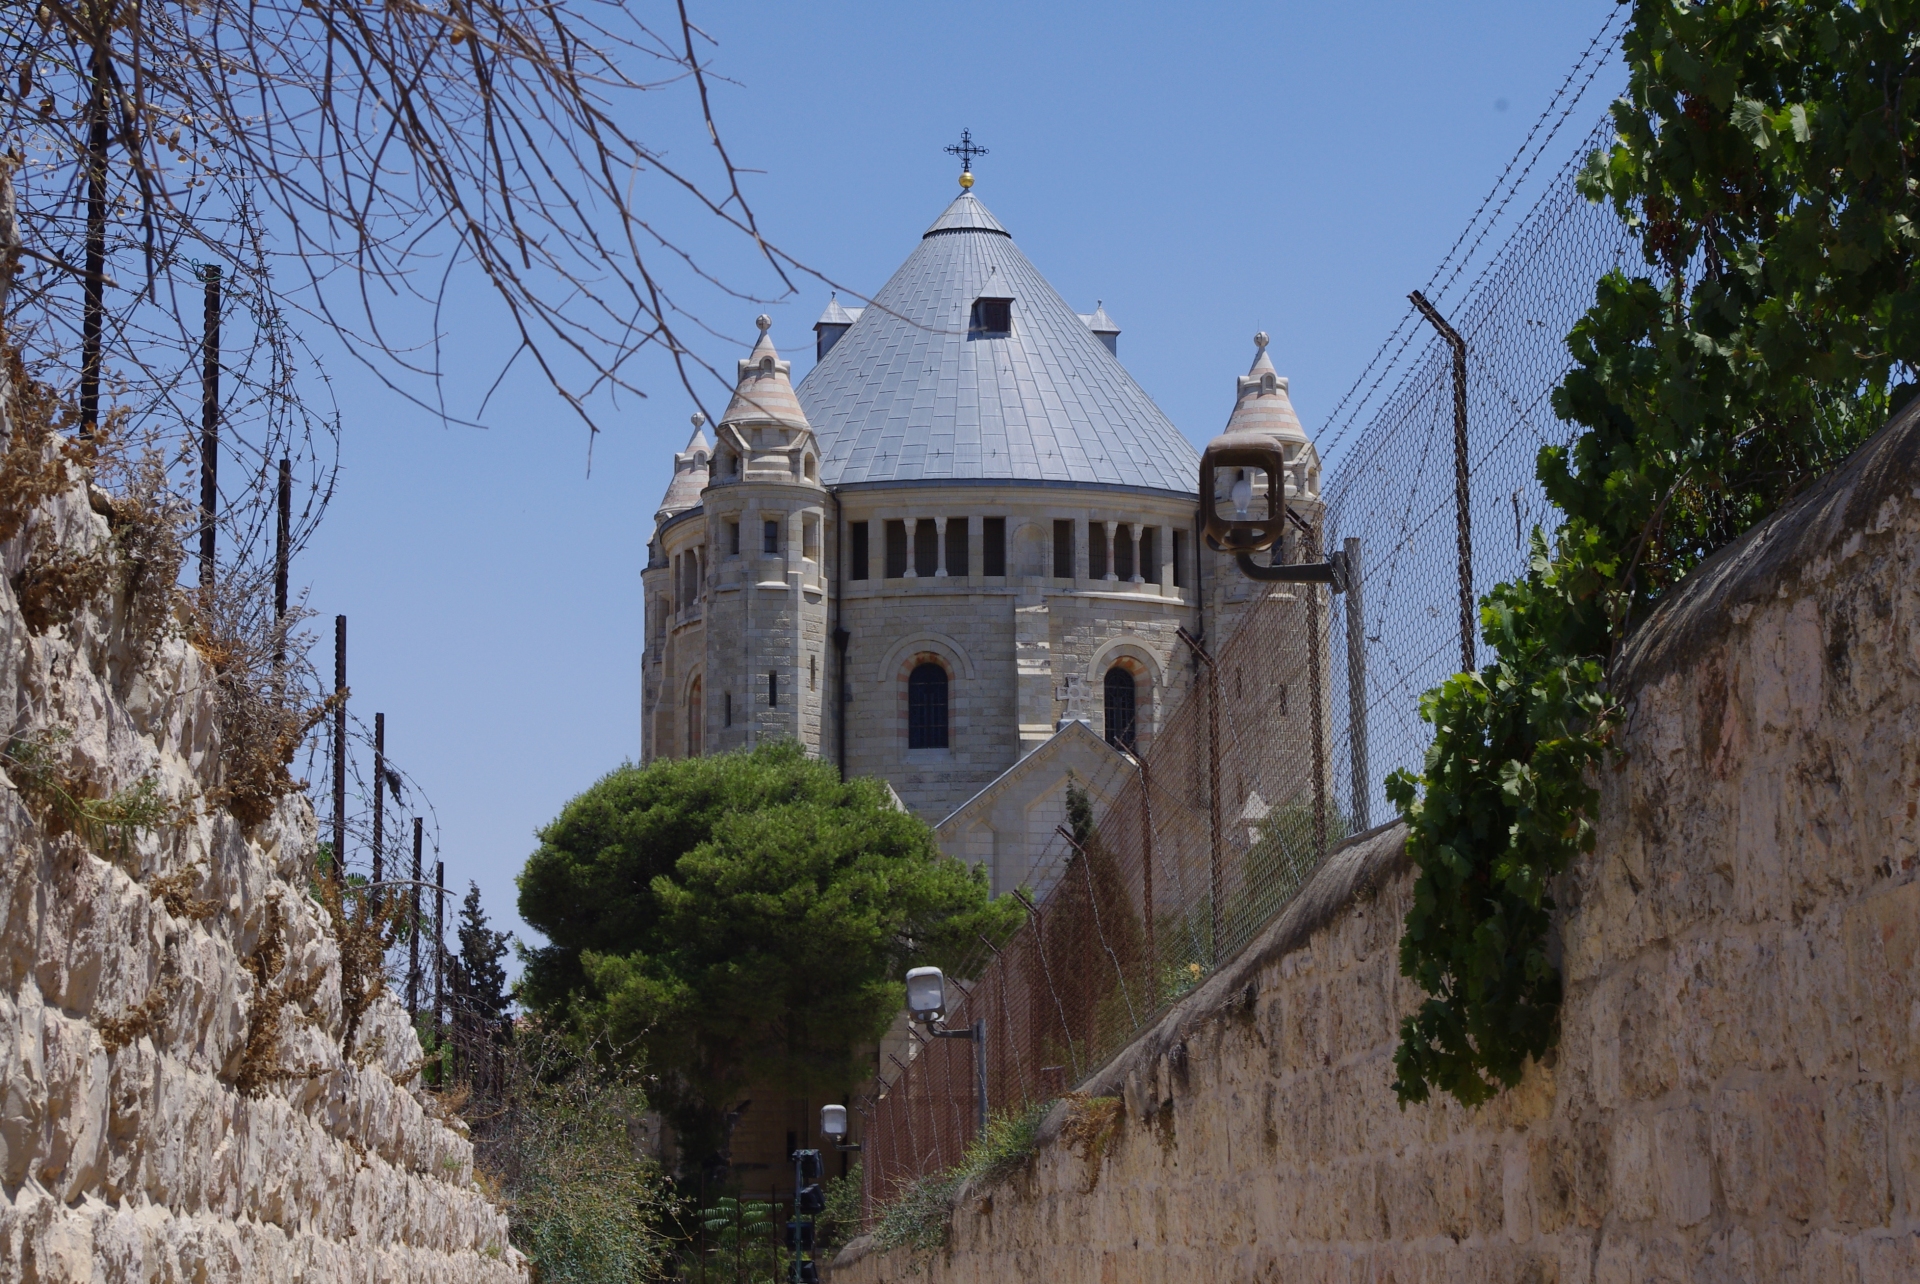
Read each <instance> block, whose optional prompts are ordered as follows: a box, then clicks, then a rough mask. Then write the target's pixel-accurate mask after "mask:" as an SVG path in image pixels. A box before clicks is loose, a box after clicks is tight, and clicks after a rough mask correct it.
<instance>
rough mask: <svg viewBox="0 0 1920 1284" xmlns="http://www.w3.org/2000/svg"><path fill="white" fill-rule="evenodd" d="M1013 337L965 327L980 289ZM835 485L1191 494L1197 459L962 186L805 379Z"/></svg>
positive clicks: (827, 475)
mask: <svg viewBox="0 0 1920 1284" xmlns="http://www.w3.org/2000/svg"><path fill="white" fill-rule="evenodd" d="M982 297H985V298H997V299H1005V298H1010V299H1012V300H1013V301H1014V302H1013V329H1012V332H1011V333H1008V334H1001V333H992V334H986V333H980V334H969V332H968V321H969V319H970V317H971V315H972V309H973V302H974V300H975V299H978V298H982ZM799 395H800V404H801V405H802V406H804V407H805V408H806V414H807V418H808V419H809V420H810V421H811V422H812V424H813V430H814V433H815V434H816V435H817V436H818V438H819V440H820V447H821V473H822V479H823V480H824V481H826V482H827V483H828V484H829V485H853V484H859V483H870V482H908V481H962V480H971V479H984V480H1011V479H1031V480H1035V481H1058V482H1084V483H1093V484H1100V485H1112V486H1139V487H1145V488H1149V489H1153V490H1165V491H1173V492H1176V493H1180V494H1191V493H1192V492H1193V488H1194V484H1195V478H1196V476H1197V475H1198V472H1199V462H1200V460H1199V455H1198V454H1197V453H1196V452H1195V450H1194V448H1193V447H1192V445H1190V444H1189V443H1188V442H1187V439H1186V438H1185V437H1183V436H1182V435H1181V434H1180V431H1179V429H1177V428H1175V427H1174V426H1173V425H1172V424H1171V423H1170V422H1168V420H1167V417H1166V416H1165V415H1164V414H1162V413H1161V412H1160V408H1159V407H1158V406H1156V405H1154V404H1153V399H1152V398H1151V397H1149V396H1147V394H1146V392H1145V391H1144V390H1143V389H1142V388H1141V387H1140V385H1139V384H1137V383H1135V382H1134V381H1133V378H1132V376H1130V375H1129V374H1128V373H1127V371H1126V368H1125V367H1124V366H1122V365H1121V364H1120V362H1119V361H1118V360H1117V359H1116V358H1115V357H1114V355H1113V354H1112V353H1111V352H1108V351H1107V348H1106V345H1105V344H1104V343H1103V342H1102V341H1101V340H1100V339H1099V338H1097V337H1096V336H1095V335H1094V333H1093V332H1092V331H1091V330H1089V329H1088V328H1087V324H1086V323H1085V322H1083V321H1082V320H1081V319H1080V316H1079V315H1078V314H1077V313H1075V312H1074V310H1073V309H1072V308H1071V307H1069V306H1068V305H1067V302H1066V300H1064V299H1062V298H1061V297H1060V295H1059V294H1058V293H1057V292H1055V290H1054V288H1053V287H1052V286H1051V285H1049V284H1048V283H1047V280H1046V278H1045V277H1043V276H1041V275H1040V273H1039V271H1038V270H1037V269H1036V268H1035V267H1034V266H1033V264H1032V263H1031V262H1029V261H1028V260H1027V257H1026V255H1024V254H1022V253H1021V252H1020V249H1019V247H1018V246H1017V245H1015V244H1014V242H1013V238H1012V236H1011V235H1010V234H1009V233H1008V232H1007V230H1006V228H1005V227H1003V226H1002V225H1001V223H1000V221H999V220H998V219H996V218H995V217H994V216H993V215H992V214H991V213H990V212H989V211H988V210H987V208H986V206H985V205H983V204H981V203H980V200H979V198H978V197H976V196H974V195H973V194H972V193H971V192H965V193H962V194H961V195H960V196H959V197H957V198H956V199H955V200H954V202H953V203H952V204H951V205H949V206H948V207H947V208H946V211H945V212H944V213H943V214H941V216H940V217H939V218H938V219H936V220H935V221H934V224H933V226H932V227H930V228H928V229H927V231H926V234H925V235H924V236H923V237H922V238H921V240H920V244H919V245H918V246H917V247H915V249H914V251H913V253H912V254H911V255H909V256H908V258H907V261H906V262H905V263H904V264H902V265H901V266H900V269H899V270H898V271H896V272H895V273H894V274H893V277H892V279H891V280H889V281H888V282H887V283H886V285H885V286H883V287H882V288H881V290H880V292H879V293H878V294H877V295H875V296H874V299H873V302H872V303H871V304H870V305H869V306H868V307H867V308H866V309H864V310H863V312H862V313H861V315H860V317H859V319H858V320H857V321H856V322H855V323H854V325H853V328H852V329H850V330H848V331H847V333H846V336H845V337H844V338H842V339H841V340H840V341H839V342H838V343H837V344H835V345H834V347H833V349H832V351H830V352H828V353H827V355H826V356H825V357H823V358H821V360H820V363H819V364H818V365H816V366H815V367H814V368H813V370H812V371H811V372H810V373H809V374H808V375H807V377H806V378H805V379H804V380H803V381H802V382H801V384H800V390H799Z"/></svg>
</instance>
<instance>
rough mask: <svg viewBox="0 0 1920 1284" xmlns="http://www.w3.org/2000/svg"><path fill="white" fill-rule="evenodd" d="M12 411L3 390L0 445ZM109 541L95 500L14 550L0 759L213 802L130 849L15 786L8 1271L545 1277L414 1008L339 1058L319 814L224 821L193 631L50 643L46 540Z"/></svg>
mask: <svg viewBox="0 0 1920 1284" xmlns="http://www.w3.org/2000/svg"><path fill="white" fill-rule="evenodd" d="M6 408H7V401H6V397H5V389H4V387H3V386H0V451H3V450H4V446H5V440H6V438H7V436H9V435H10V434H11V431H12V427H11V424H10V423H8V422H5V421H4V413H5V411H6ZM95 502H97V503H98V504H99V506H100V507H103V508H104V507H106V502H105V497H104V496H96V497H95ZM108 539H109V533H108V525H107V521H106V519H105V518H104V517H103V516H101V514H100V513H99V512H97V511H95V503H94V502H90V498H89V494H88V492H87V491H86V490H85V489H84V488H83V487H81V486H80V485H78V484H76V485H75V486H74V487H73V488H72V489H70V490H68V491H67V492H65V493H64V494H61V495H58V496H56V497H55V498H54V499H52V500H50V501H48V502H47V503H44V504H42V505H41V506H40V507H39V508H38V510H37V511H36V512H35V513H34V515H33V516H32V517H31V518H30V519H29V521H28V523H27V525H26V527H25V528H24V529H23V530H22V531H21V532H20V533H19V534H17V535H16V536H15V537H14V538H13V539H11V540H9V541H7V542H6V543H4V544H0V565H3V569H4V571H5V576H4V577H3V578H0V728H5V733H4V734H0V744H5V743H6V741H7V739H8V738H10V737H12V738H34V739H41V740H42V741H43V743H47V744H49V745H51V746H52V749H53V752H54V753H55V755H56V756H57V759H58V765H59V767H60V769H61V770H62V771H63V772H65V773H67V774H68V775H70V776H72V777H74V778H77V779H79V780H84V781H86V782H88V784H89V786H90V787H91V789H92V790H93V791H95V792H97V793H98V794H100V795H105V794H107V793H111V792H112V791H113V790H115V789H120V788H125V787H127V786H130V785H133V784H134V783H136V782H137V781H139V780H140V779H141V778H142V777H143V776H147V775H149V774H151V775H152V776H154V777H155V778H157V780H158V781H159V783H160V788H161V791H162V793H163V794H165V795H166V796H167V797H168V798H170V799H173V800H176V801H178V800H199V801H198V803H197V804H196V805H194V806H192V808H191V812H190V814H189V816H188V818H187V819H186V820H185V821H184V822H183V823H181V824H179V825H177V826H174V827H171V828H166V829H163V830H160V831H158V832H148V833H144V834H142V835H140V837H139V838H138V840H137V841H136V842H134V843H132V844H131V845H130V846H129V847H128V848H127V849H125V850H121V849H118V848H117V847H115V846H114V845H112V844H104V843H98V842H95V843H92V844H89V843H84V842H82V841H81V839H80V838H78V837H76V836H75V835H73V834H71V833H69V834H65V835H62V836H59V837H51V836H49V835H48V833H47V832H46V828H45V826H43V825H42V824H41V823H40V821H39V820H38V819H37V817H36V815H35V813H33V812H32V811H30V810H29V808H28V806H27V805H26V803H25V801H24V800H23V797H22V795H21V793H20V792H19V790H18V788H17V787H16V782H15V781H13V780H11V779H8V778H6V777H5V775H4V774H3V773H0V1280H7V1281H22V1284H68V1282H70V1281H71V1282H74V1284H120V1282H122V1281H125V1282H127V1284H133V1282H134V1281H139V1282H140V1284H161V1282H165V1281H194V1282H195V1284H242V1282H251V1284H260V1282H262V1281H271V1282H273V1284H293V1282H294V1281H316V1282H317V1281H335V1280H338V1281H346V1280H353V1281H368V1282H371V1281H395V1282H398V1281H409V1282H420V1284H440V1282H445V1284H453V1282H454V1281H460V1282H461V1284H467V1282H469V1281H479V1282H484V1284H494V1282H496V1281H498V1282H500V1284H506V1282H508V1281H523V1280H525V1279H526V1278H527V1270H526V1267H525V1265H524V1262H523V1261H522V1259H521V1257H520V1255H519V1254H518V1253H517V1252H516V1251H515V1250H514V1249H513V1248H511V1247H510V1246H509V1245H508V1243H507V1223H506V1218H505V1216H504V1215H503V1214H502V1213H501V1212H500V1211H499V1210H498V1209H497V1208H495V1207H493V1206H492V1205H491V1204H490V1203H489V1202H488V1200H487V1199H486V1198H485V1196H484V1195H483V1194H482V1193H481V1192H480V1190H479V1189H478V1187H477V1186H476V1184H475V1181H474V1174H473V1150H472V1147H471V1146H470V1145H469V1144H468V1142H467V1141H466V1140H465V1137H464V1125H462V1124H460V1123H459V1122H458V1121H457V1120H456V1121H451V1122H442V1121H440V1120H439V1119H437V1118H436V1117H435V1116H434V1115H433V1113H432V1111H431V1108H430V1106H431V1098H430V1096H429V1095H428V1094H426V1093H424V1092H422V1091H421V1090H420V1087H419V1073H418V1071H419V1057H420V1046H419V1042H418V1040H417V1039H416V1038H415V1037H414V1034H413V1031H412V1029H411V1027H410V1025H409V1022H408V1019H407V1015H406V1013H405V1011H403V1010H402V1009H401V1008H399V1007H398V1006H397V1005H396V1004H395V1003H394V1002H393V1001H392V1000H391V999H382V1000H379V1001H377V1002H376V1003H375V1004H374V1005H373V1007H372V1008H371V1009H370V1010H369V1011H368V1012H367V1013H366V1015H365V1017H364V1019H363V1022H362V1025H361V1029H360V1032H359V1034H358V1037H357V1039H356V1040H355V1046H354V1049H353V1054H352V1055H351V1056H347V1055H343V1054H342V1050H341V1038H342V1033H343V1025H342V1012H341V1004H340V969H339V954H338V950H337V948H336V946H335V942H334V939H333V937H332V936H331V935H330V931H329V929H328V928H327V926H326V925H325V923H324V921H323V918H322V914H321V911H320V908H319V906H318V905H316V903H315V902H314V901H313V900H312V898H311V897H310V895H309V893H308V890H307V886H308V884H307V878H308V873H309V870H310V868H311V864H312V859H313V854H314V849H315V839H316V833H315V822H314V817H313V813H312V811H311V810H310V809H309V808H308V806H307V804H306V803H305V801H304V800H303V799H300V798H298V797H295V798H291V799H286V800H283V801H282V803H281V805H280V806H279V808H278V810H277V811H276V812H275V814H274V815H272V816H271V817H269V818H268V819H267V820H265V821H264V822H263V823H261V824H260V825H259V826H258V827H257V828H256V829H255V830H253V831H252V832H250V833H249V832H243V831H242V829H241V827H240V826H239V824H238V823H237V822H236V821H235V820H234V819H233V817H231V816H229V815H227V814H225V813H224V812H219V811H214V812H213V813H212V814H209V810H210V809H209V807H208V806H207V805H206V801H205V800H206V799H207V798H208V796H209V795H210V793H211V792H212V791H213V790H214V789H215V787H216V786H217V785H218V783H219V764H220V756H219V735H218V730H217V725H216V721H215V716H214V714H215V709H214V701H213V690H212V681H213V673H212V670H211V668H210V667H209V666H208V665H207V664H206V663H205V662H204V661H203V660H202V658H201V657H200V655H199V654H198V653H197V652H196V651H195V650H194V649H193V648H192V647H191V646H190V645H188V644H187V642H186V641H185V640H184V639H183V637H182V636H181V630H180V628H179V627H178V625H179V623H180V621H178V620H176V621H175V625H176V627H175V628H174V629H173V630H172V636H168V637H166V638H165V639H164V640H163V641H162V642H161V643H160V645H159V646H158V648H157V650H156V651H155V652H154V653H153V654H152V655H151V656H150V657H148V659H147V660H146V661H145V662H144V663H136V662H134V661H132V660H131V659H130V657H129V655H128V653H127V650H126V646H125V643H126V628H125V625H126V620H125V602H124V601H123V600H116V601H113V602H112V603H111V607H110V606H109V601H108V598H107V597H105V596H103V597H101V598H100V599H99V600H98V601H97V602H96V603H95V604H94V605H93V606H92V607H88V608H83V609H82V610H81V611H80V612H79V613H78V614H77V615H75V616H74V617H73V618H72V619H71V620H70V621H69V622H67V623H65V624H55V625H53V626H52V627H51V628H49V629H48V630H47V631H45V632H42V633H34V632H32V631H30V630H29V629H28V627H27V624H26V621H25V619H24V618H23V616H22V613H21V609H20V604H19V601H18V600H17V598H16V596H15V592H14V589H13V587H12V582H13V581H14V577H16V576H18V575H19V573H20V572H21V570H22V567H23V566H24V565H25V563H26V560H27V557H28V554H29V550H31V549H39V550H41V551H42V552H45V551H46V550H47V549H49V548H51V549H54V550H56V551H57V552H58V553H60V554H62V555H66V556H75V555H83V554H85V553H87V552H88V551H90V550H98V549H101V548H102V547H103V546H104V545H105V543H106V542H107V540H108ZM49 737H51V738H49ZM101 847H105V848H107V849H108V852H110V853H111V856H112V858H111V859H108V858H107V855H106V854H103V852H102V851H100V850H97V849H98V848H101ZM276 907H277V908H276ZM275 917H277V918H278V919H279V920H280V922H281V924H282V926H281V927H280V929H279V931H278V933H277V942H276V941H275V940H274V939H271V938H273V937H274V935H275V934H274V933H273V932H272V930H271V924H272V921H273V919H274V918H275ZM276 945H277V947H278V949H279V950H284V962H283V963H282V964H281V965H280V967H279V968H278V969H277V970H275V969H273V968H272V967H271V966H268V967H265V968H263V969H262V970H264V971H267V973H268V975H269V976H270V977H271V978H272V980H273V982H274V984H275V985H276V987H285V988H287V989H290V990H291V991H293V992H295V993H303V992H304V993H306V994H307V995H308V997H305V998H303V999H299V1000H297V1001H295V1002H293V1003H290V1004H288V1005H287V1007H286V1008H284V1009H283V1010H282V1011H281V1020H280V1023H279V1026H280V1028H279V1035H278V1038H277V1040H276V1041H275V1043H274V1045H273V1056H272V1059H271V1063H272V1064H274V1065H276V1066H278V1067H279V1068H281V1069H282V1070H283V1071H285V1073H284V1074H280V1075H276V1076H274V1077H272V1078H271V1079H270V1081H269V1082H268V1084H267V1086H266V1087H265V1089H264V1090H262V1091H260V1092H259V1093H258V1095H246V1094H243V1093H242V1092H240V1091H238V1090H237V1089H236V1087H235V1080H236V1078H237V1077H238V1076H239V1074H240V1071H241V1069H242V1066H243V1064H244V1062H245V1051H246V1045H247V1040H248V1035H249V1029H250V1026H251V1025H252V1023H253V1018H254V1016H255V1014H256V1012H257V1011H258V1010H259V1009H258V1007H257V1005H258V1003H259V1000H260V998H261V987H260V986H259V985H258V984H256V982H255V979H254V977H253V975H251V974H250V972H249V970H248V963H249V961H250V960H252V961H255V962H256V965H258V964H259V962H260V960H261V959H262V957H263V956H272V955H275V954H276V953H277V950H276Z"/></svg>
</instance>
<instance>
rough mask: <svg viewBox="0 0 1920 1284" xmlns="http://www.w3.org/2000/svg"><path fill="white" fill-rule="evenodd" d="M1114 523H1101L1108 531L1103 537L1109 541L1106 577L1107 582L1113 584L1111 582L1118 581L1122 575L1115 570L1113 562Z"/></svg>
mask: <svg viewBox="0 0 1920 1284" xmlns="http://www.w3.org/2000/svg"><path fill="white" fill-rule="evenodd" d="M1114 525H1115V523H1113V522H1101V523H1100V526H1101V528H1102V529H1103V530H1104V531H1105V532H1106V534H1105V535H1103V536H1102V538H1103V539H1105V540H1106V541H1107V574H1106V576H1105V578H1106V580H1107V582H1108V583H1109V584H1111V583H1113V582H1114V581H1116V580H1118V579H1119V578H1120V575H1119V573H1118V572H1117V571H1116V570H1115V568H1114V564H1113V528H1114Z"/></svg>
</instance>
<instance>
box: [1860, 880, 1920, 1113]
mask: <svg viewBox="0 0 1920 1284" xmlns="http://www.w3.org/2000/svg"><path fill="white" fill-rule="evenodd" d="M1842 932H1843V934H1844V936H1845V940H1846V949H1847V963H1848V968H1849V971H1850V973H1851V978H1850V979H1851V981H1852V993H1851V995H1850V996H1849V997H1850V998H1851V1000H1852V1014H1853V1019H1854V1027H1855V1030H1856V1032H1857V1038H1858V1042H1857V1045H1856V1046H1857V1047H1858V1049H1859V1055H1860V1061H1861V1064H1862V1065H1863V1066H1865V1067H1866V1068H1867V1069H1869V1070H1872V1071H1874V1072H1876V1073H1879V1074H1884V1075H1892V1076H1900V1077H1903V1078H1913V1077H1915V1076H1916V1075H1920V882H1916V881H1913V880H1911V879H1910V880H1908V881H1906V882H1903V883H1900V884H1898V885H1896V886H1893V887H1889V888H1885V889H1883V890H1880V891H1878V892H1876V893H1874V894H1872V895H1870V896H1868V897H1867V898H1866V899H1865V900H1863V901H1861V902H1859V903H1858V904H1855V905H1853V906H1851V907H1849V908H1848V910H1847V912H1846V918H1845V921H1844V925H1843V927H1842Z"/></svg>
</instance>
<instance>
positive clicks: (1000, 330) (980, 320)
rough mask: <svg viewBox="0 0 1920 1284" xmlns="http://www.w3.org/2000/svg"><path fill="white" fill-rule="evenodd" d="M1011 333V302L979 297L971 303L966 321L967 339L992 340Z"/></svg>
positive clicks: (1010, 300)
mask: <svg viewBox="0 0 1920 1284" xmlns="http://www.w3.org/2000/svg"><path fill="white" fill-rule="evenodd" d="M1012 333H1013V300H1012V299H993V298H986V297H984V296H983V297H981V298H978V299H975V300H974V301H973V315H972V317H970V318H969V319H968V321H967V335H968V337H969V338H994V337H996V336H1004V335H1009V334H1012Z"/></svg>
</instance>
